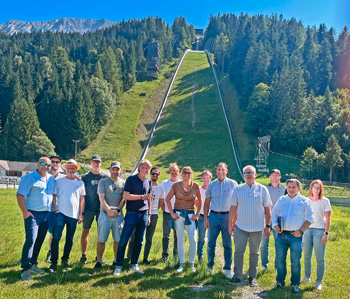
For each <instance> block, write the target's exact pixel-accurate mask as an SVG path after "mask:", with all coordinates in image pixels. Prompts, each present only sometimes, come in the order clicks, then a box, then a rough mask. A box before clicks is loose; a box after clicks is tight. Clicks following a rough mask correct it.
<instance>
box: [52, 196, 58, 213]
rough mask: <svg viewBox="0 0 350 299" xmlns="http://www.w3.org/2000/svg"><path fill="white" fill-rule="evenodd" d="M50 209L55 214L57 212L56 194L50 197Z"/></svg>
mask: <svg viewBox="0 0 350 299" xmlns="http://www.w3.org/2000/svg"><path fill="white" fill-rule="evenodd" d="M52 208H53V211H54V212H55V213H56V212H58V207H57V194H54V195H53V196H52Z"/></svg>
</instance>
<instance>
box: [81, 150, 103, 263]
mask: <svg viewBox="0 0 350 299" xmlns="http://www.w3.org/2000/svg"><path fill="white" fill-rule="evenodd" d="M90 164H91V166H92V168H91V171H89V172H88V173H85V174H83V176H82V180H83V182H84V185H85V192H86V195H85V211H84V221H83V232H82V234H81V258H80V262H81V263H83V264H85V263H86V260H87V258H86V251H87V248H88V244H89V234H90V229H91V225H92V223H93V221H94V219H96V222H97V220H98V216H99V214H100V200H99V198H98V194H97V186H98V183H99V181H100V180H101V179H104V178H108V175H107V174H104V173H103V172H102V171H101V165H102V159H101V157H100V156H99V155H93V156H92V158H91V161H90Z"/></svg>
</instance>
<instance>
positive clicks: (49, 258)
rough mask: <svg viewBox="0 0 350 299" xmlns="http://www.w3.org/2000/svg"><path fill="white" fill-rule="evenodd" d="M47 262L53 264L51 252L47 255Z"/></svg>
mask: <svg viewBox="0 0 350 299" xmlns="http://www.w3.org/2000/svg"><path fill="white" fill-rule="evenodd" d="M46 262H47V263H51V250H49V251H48V253H47V255H46Z"/></svg>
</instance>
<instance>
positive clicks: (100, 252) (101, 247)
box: [97, 242, 106, 263]
mask: <svg viewBox="0 0 350 299" xmlns="http://www.w3.org/2000/svg"><path fill="white" fill-rule="evenodd" d="M105 247H106V243H100V242H97V262H100V263H101V261H102V256H103V253H104V251H105Z"/></svg>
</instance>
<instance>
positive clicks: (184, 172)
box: [182, 171, 192, 174]
mask: <svg viewBox="0 0 350 299" xmlns="http://www.w3.org/2000/svg"><path fill="white" fill-rule="evenodd" d="M182 173H183V174H192V172H190V171H183V172H182Z"/></svg>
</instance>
